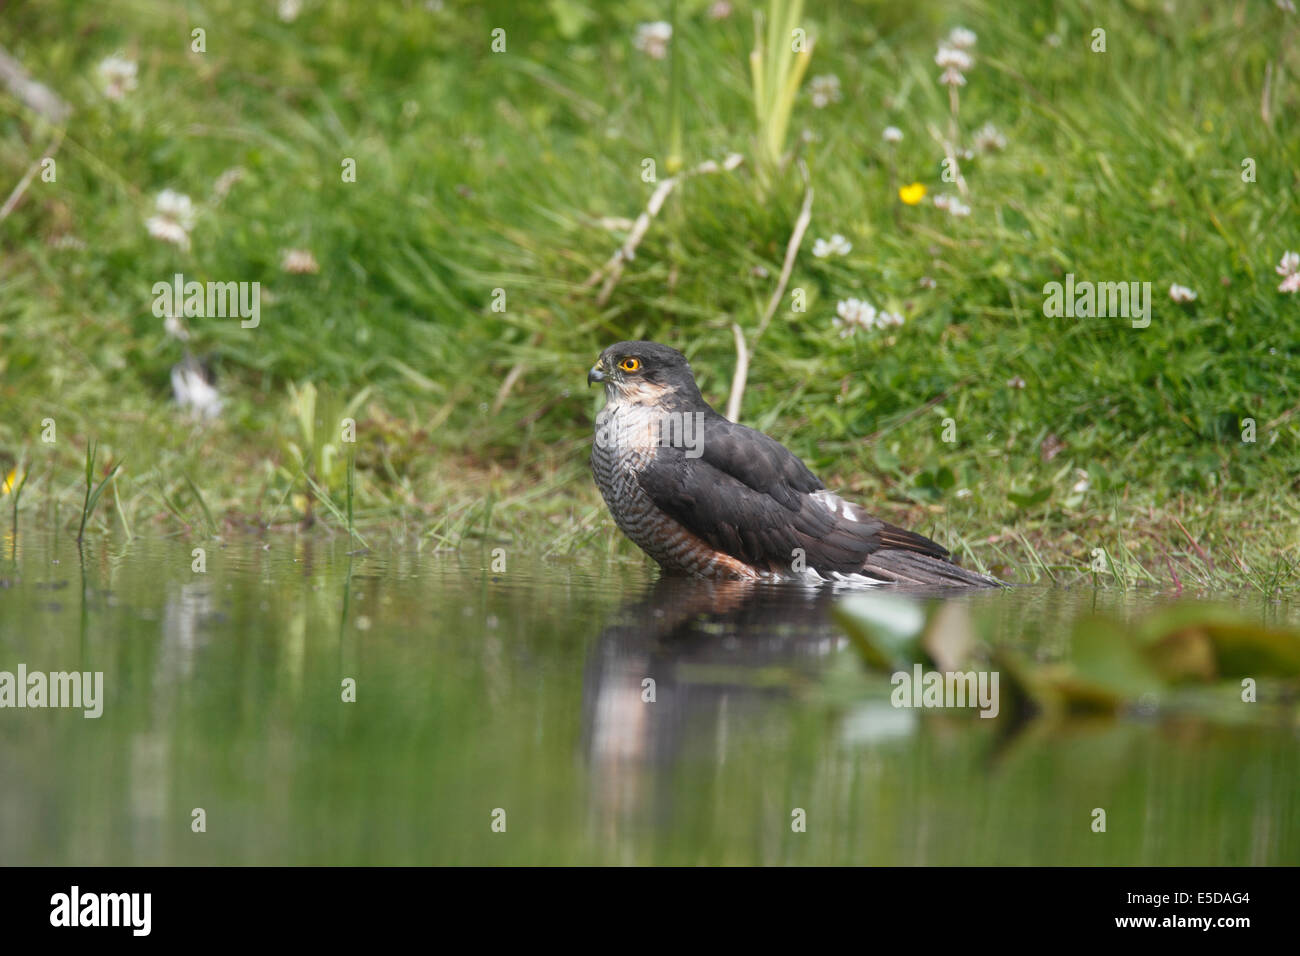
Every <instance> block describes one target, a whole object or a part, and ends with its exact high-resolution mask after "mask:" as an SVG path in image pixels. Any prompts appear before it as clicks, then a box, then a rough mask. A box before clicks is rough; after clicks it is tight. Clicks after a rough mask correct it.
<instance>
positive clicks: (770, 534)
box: [638, 416, 948, 574]
mask: <svg viewBox="0 0 1300 956" xmlns="http://www.w3.org/2000/svg"><path fill="white" fill-rule="evenodd" d="M701 437H702V441H701V442H700V446H699V447H700V451H701V454H700V456H699V457H694V458H692V457H688V455H687V453H686V449H684V448H680V447H662V448H660V449H659V450H658V453H657V454H656V456H655V458H654V460H653V461H652V462H650V463H649V464H648V465H647V466H646V467H645V468H644V469H643V470H642V471H641V473H640V475H639V478H638V480H639V482H640V485H641V488H642V489H643V490H644V491H645V493H646V494H647V495H648V496H649V497H650V499H651V500H652V501H653V502H654V503H655V505H657V506H658V507H659V508H660V509H661V510H663V511H664V512H666V513H667V514H668V515H670V516H671V517H672V518H674V519H675V520H676V521H678V522H679V523H680V524H681V525H683V526H684V527H685V528H686V529H687V530H689V531H691V532H692V533H693V534H695V535H697V536H699V537H700V538H702V539H704V540H705V541H706V542H708V544H710V545H711V546H712V547H714V548H716V549H718V550H719V551H722V552H725V553H726V554H729V555H731V556H732V557H734V558H738V559H739V560H741V561H744V562H745V563H747V564H750V565H754V566H756V567H759V568H764V569H768V570H781V571H789V570H790V569H791V564H792V562H793V561H794V558H795V553H796V549H801V550H802V552H803V555H804V561H805V562H806V566H807V567H810V568H813V569H815V570H818V571H822V572H827V571H839V572H841V573H843V574H851V573H854V572H856V571H861V570H863V567H864V565H866V564H867V563H868V560H869V558H870V557H871V555H873V554H874V553H876V552H881V551H886V550H902V551H908V552H915V553H917V554H920V555H924V556H927V557H929V558H932V559H939V560H943V559H946V558H947V556H948V552H946V551H945V550H944V549H943V548H941V547H939V545H937V544H935V543H934V542H933V541H931V540H929V539H928V538H925V537H922V536H921V535H919V534H913V533H912V532H910V531H905V530H903V529H902V528H897V527H894V526H893V525H890V524H888V523H886V522H884V521H881V520H880V519H878V518H873V517H872V516H870V515H868V514H867V513H866V512H864V511H862V510H861V509H860V508H857V507H856V506H854V505H851V504H848V503H847V502H844V501H842V500H840V499H838V498H835V497H834V496H831V495H829V493H826V492H825V488H824V486H823V485H822V483H821V481H819V480H818V479H817V477H816V476H815V475H814V474H813V473H812V472H810V471H809V470H808V468H807V467H806V466H805V465H804V463H803V462H802V461H800V460H799V459H798V458H797V457H796V456H795V455H794V454H792V453H791V452H790V451H789V450H788V449H786V448H785V447H784V446H783V445H781V444H780V443H779V442H777V441H775V440H773V439H771V438H769V437H768V436H766V435H764V434H763V433H762V432H757V431H754V430H753V429H752V428H746V427H745V426H744V425H737V424H735V423H734V422H729V421H727V420H726V419H724V418H722V417H721V416H718V417H716V418H714V417H712V416H710V417H709V419H708V420H706V422H705V425H704V429H703V432H702V436H701ZM819 493H820V494H819Z"/></svg>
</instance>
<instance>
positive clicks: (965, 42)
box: [948, 27, 976, 50]
mask: <svg viewBox="0 0 1300 956" xmlns="http://www.w3.org/2000/svg"><path fill="white" fill-rule="evenodd" d="M975 40H976V37H975V31H973V30H967V29H966V28H965V27H953V28H952V32H951V33H949V34H948V46H950V47H954V48H956V49H958V50H969V49H970V48H971V47H973V46H974V45H975Z"/></svg>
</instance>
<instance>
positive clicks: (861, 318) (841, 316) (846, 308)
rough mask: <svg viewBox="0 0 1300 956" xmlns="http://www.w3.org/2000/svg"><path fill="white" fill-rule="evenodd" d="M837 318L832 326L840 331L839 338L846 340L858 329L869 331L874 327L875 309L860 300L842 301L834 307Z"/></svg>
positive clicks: (868, 303)
mask: <svg viewBox="0 0 1300 956" xmlns="http://www.w3.org/2000/svg"><path fill="white" fill-rule="evenodd" d="M835 312H836V313H837V315H838V318H836V319H833V320H832V324H833V325H834V326H835V327H836V328H837V329H839V330H840V338H842V339H847V338H848V337H849V336H850V335H853V334H854V333H855V332H857V330H858V329H866V330H870V329H873V328H875V325H876V307H875V306H873V305H872V304H871V303H870V302H864V301H862V300H861V299H844V300H842V301H841V302H840V303H839V305H837V306H836V307H835Z"/></svg>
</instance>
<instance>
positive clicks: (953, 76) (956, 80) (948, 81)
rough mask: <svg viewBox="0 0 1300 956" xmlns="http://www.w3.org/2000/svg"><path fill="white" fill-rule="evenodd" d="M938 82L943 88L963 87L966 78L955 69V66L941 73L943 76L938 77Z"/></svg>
mask: <svg viewBox="0 0 1300 956" xmlns="http://www.w3.org/2000/svg"><path fill="white" fill-rule="evenodd" d="M939 82H940V83H942V84H943V85H944V86H965V85H966V77H965V76H964V75H963V74H962V72H961V70H959V69H957V68H956V67H955V66H950V67H948V69H946V70H944V71H943V75H942V76H940V77H939Z"/></svg>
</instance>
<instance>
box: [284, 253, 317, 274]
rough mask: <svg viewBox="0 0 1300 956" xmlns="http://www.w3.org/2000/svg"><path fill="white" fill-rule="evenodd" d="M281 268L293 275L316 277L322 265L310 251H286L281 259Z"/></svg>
mask: <svg viewBox="0 0 1300 956" xmlns="http://www.w3.org/2000/svg"><path fill="white" fill-rule="evenodd" d="M280 268H281V269H283V270H284V271H285V272H288V273H291V274H293V275H315V274H316V273H318V272H320V264H319V263H317V262H316V257H315V256H313V255H312V254H311V250H310V249H285V250H284V253H283V254H282V256H281V257H280Z"/></svg>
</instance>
